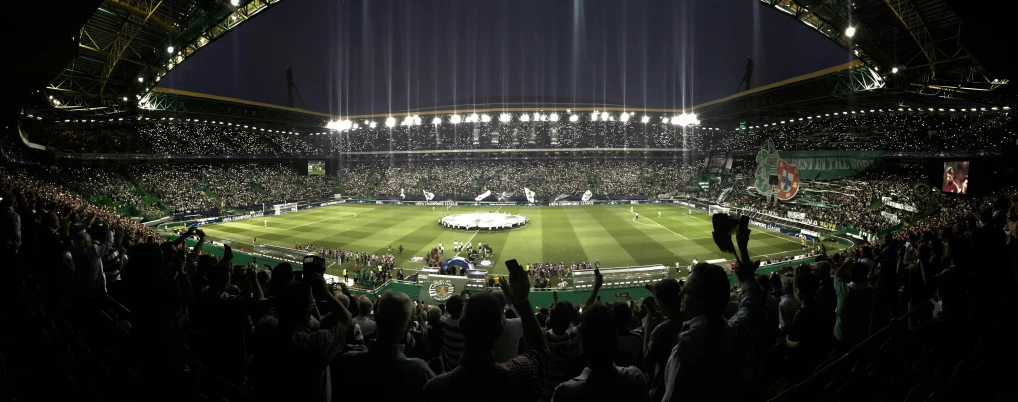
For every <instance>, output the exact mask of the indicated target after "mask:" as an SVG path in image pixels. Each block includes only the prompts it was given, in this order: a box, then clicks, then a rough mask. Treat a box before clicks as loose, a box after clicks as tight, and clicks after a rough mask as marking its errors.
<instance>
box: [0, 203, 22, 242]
mask: <svg viewBox="0 0 1018 402" xmlns="http://www.w3.org/2000/svg"><path fill="white" fill-rule="evenodd" d="M0 247H2V249H0V254H2V255H4V256H5V257H9V256H12V255H14V254H17V253H18V249H19V248H20V247H21V216H19V215H18V213H17V212H14V195H13V194H11V193H9V192H6V191H5V192H3V193H0Z"/></svg>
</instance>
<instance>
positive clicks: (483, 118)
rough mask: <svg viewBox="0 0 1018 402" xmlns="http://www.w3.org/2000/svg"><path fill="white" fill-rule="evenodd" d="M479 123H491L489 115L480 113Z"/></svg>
mask: <svg viewBox="0 0 1018 402" xmlns="http://www.w3.org/2000/svg"><path fill="white" fill-rule="evenodd" d="M481 123H491V116H488V115H486V114H482V115H481Z"/></svg>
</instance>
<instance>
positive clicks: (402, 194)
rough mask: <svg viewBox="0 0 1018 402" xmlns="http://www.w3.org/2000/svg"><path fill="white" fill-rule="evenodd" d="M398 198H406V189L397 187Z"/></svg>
mask: <svg viewBox="0 0 1018 402" xmlns="http://www.w3.org/2000/svg"><path fill="white" fill-rule="evenodd" d="M399 199H401V200H404V199H406V190H404V189H402V188H401V189H399Z"/></svg>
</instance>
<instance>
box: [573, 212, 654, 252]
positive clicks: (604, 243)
mask: <svg viewBox="0 0 1018 402" xmlns="http://www.w3.org/2000/svg"><path fill="white" fill-rule="evenodd" d="M563 211H564V213H565V215H566V217H567V218H568V219H569V221H570V222H571V223H572V224H573V225H574V228H576V227H579V228H581V229H577V233H579V235H577V239H578V241H579V246H580V247H582V248H583V251H584V252H585V253H586V254H587V255H588V256H589V257H590V258H591V261H590V262H591V263H593V262H594V261H600V262H601V263H602V264H605V263H610V264H611V265H607V266H628V265H634V264H636V259H635V258H633V256H632V255H630V254H629V253H628V252H627V251H626V249H625V248H623V247H622V245H621V244H619V242H618V241H616V240H615V238H614V237H612V236H611V235H609V234H608V232H607V230H606V229H605V228H604V226H602V225H601V223H600V222H598V221H597V219H594V217H593V216H592V215H591V214H590V212H589V210H588V209H586V208H571V209H563ZM607 250H611V253H610V254H611V255H610V256H609V255H605V254H606V253H605V251H607ZM567 263H569V262H567Z"/></svg>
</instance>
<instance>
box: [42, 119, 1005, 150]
mask: <svg viewBox="0 0 1018 402" xmlns="http://www.w3.org/2000/svg"><path fill="white" fill-rule="evenodd" d="M642 120H643V119H642V118H636V117H634V118H632V119H629V121H626V122H623V121H612V120H609V121H600V120H598V121H590V120H589V119H580V120H578V121H575V122H572V121H557V122H551V121H526V122H524V121H519V120H518V119H516V120H513V121H511V122H507V123H502V122H497V121H494V120H492V121H490V122H487V123H465V122H464V123H460V124H450V123H448V122H447V123H444V124H439V125H433V124H421V125H396V126H393V127H384V126H383V125H381V124H377V122H372V121H361V122H360V123H357V124H358V126H357V127H356V128H351V129H347V130H336V131H330V132H325V133H300V134H292V135H291V134H280V133H277V132H272V131H277V130H264V129H263V128H253V127H248V126H246V125H245V126H241V125H234V124H232V123H230V122H208V121H205V120H202V121H198V120H197V119H195V120H191V119H184V118H177V119H175V120H172V119H166V118H160V119H159V120H155V119H151V120H150V119H148V118H140V119H125V120H123V121H120V120H118V121H111V122H102V123H100V122H91V121H89V122H84V121H81V122H74V121H59V122H39V121H34V120H32V119H28V122H27V123H26V124H24V125H23V129H24V130H25V132H26V133H27V134H28V137H29V139H30V140H31V141H33V142H36V143H40V144H44V145H46V146H48V147H51V148H53V149H55V150H58V151H65V152H68V153H146V154H186V155H275V156H284V157H285V156H322V155H327V154H336V153H346V154H357V153H368V154H370V153H390V152H396V153H400V152H420V151H451V150H513V149H516V150H527V149H531V150H544V149H556V150H557V149H561V150H578V151H582V150H595V149H596V150H604V149H606V148H607V149H628V150H652V151H654V150H660V151H680V150H695V151H708V150H711V151H717V150H723V151H753V150H757V149H760V147H762V146H763V145H764V144H765V143H766V141H767V140H771V141H773V142H774V145H775V147H776V148H778V149H838V150H863V149H875V150H885V151H906V152H908V151H925V152H929V151H965V150H982V149H999V148H1002V147H1004V146H1006V145H1008V144H1014V143H1015V141H1016V140H1018V134H1016V131H1015V129H1014V128H1013V124H1012V123H1011V121H1012V114H1011V113H1010V112H1009V111H1001V112H992V113H986V114H973V115H965V114H951V113H927V112H898V111H887V112H883V113H881V112H876V113H859V114H855V113H853V114H851V115H834V116H822V117H809V118H800V119H797V120H789V121H782V122H775V123H774V124H772V125H768V126H763V127H751V128H747V129H745V130H733V131H725V130H719V129H714V128H705V127H691V126H690V127H683V126H679V125H674V124H671V123H670V122H665V121H664V120H663V117H657V118H650V119H649V121H648V122H647V123H644V122H642ZM372 126H374V127H373V128H372Z"/></svg>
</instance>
